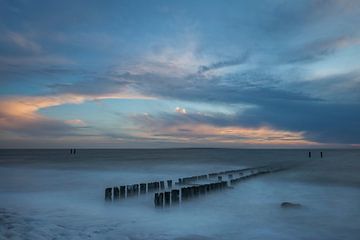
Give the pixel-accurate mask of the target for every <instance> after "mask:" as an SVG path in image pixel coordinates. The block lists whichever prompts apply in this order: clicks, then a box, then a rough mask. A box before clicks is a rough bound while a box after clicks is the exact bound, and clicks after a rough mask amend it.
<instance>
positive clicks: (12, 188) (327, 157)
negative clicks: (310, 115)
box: [0, 149, 360, 240]
mask: <svg viewBox="0 0 360 240" xmlns="http://www.w3.org/2000/svg"><path fill="white" fill-rule="evenodd" d="M311 151H312V153H313V154H312V158H308V155H307V153H308V150H236V149H167V150H83V149H79V150H78V151H77V154H76V155H70V154H69V150H0V239H139V240H140V239H178V240H180V239H277V240H279V239H326V240H329V239H359V236H360V174H359V172H360V151H359V150H311ZM320 151H323V152H324V157H323V158H320ZM262 165H271V166H280V165H281V166H291V167H292V168H290V169H288V170H286V171H282V172H277V173H272V174H268V175H263V176H258V177H255V178H252V179H249V180H247V181H244V182H241V183H240V184H238V185H236V186H234V188H232V189H228V190H224V191H221V192H214V193H212V194H209V195H207V196H206V197H202V198H198V199H194V200H191V201H188V202H185V203H183V204H181V205H180V206H178V207H169V208H164V209H157V208H155V207H154V203H153V194H148V195H146V196H141V197H138V198H131V199H126V200H124V201H120V202H118V203H114V204H108V203H105V201H104V189H105V187H109V186H119V185H124V184H132V183H140V182H150V181H155V180H166V179H173V180H176V179H177V178H178V177H186V176H192V175H198V174H207V173H210V172H218V171H222V170H229V169H238V168H242V167H244V168H246V167H255V166H262ZM285 201H288V202H295V203H300V204H301V205H302V207H301V208H294V209H291V208H290V209H284V208H281V207H280V204H281V203H282V202H285Z"/></svg>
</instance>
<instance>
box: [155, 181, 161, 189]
mask: <svg viewBox="0 0 360 240" xmlns="http://www.w3.org/2000/svg"><path fill="white" fill-rule="evenodd" d="M154 185H155V191H159V189H160V183H159V182H154Z"/></svg>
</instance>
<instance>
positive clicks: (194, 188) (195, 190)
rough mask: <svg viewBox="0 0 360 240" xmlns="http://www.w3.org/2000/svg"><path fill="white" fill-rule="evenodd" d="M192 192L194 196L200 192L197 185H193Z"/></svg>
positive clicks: (197, 195)
mask: <svg viewBox="0 0 360 240" xmlns="http://www.w3.org/2000/svg"><path fill="white" fill-rule="evenodd" d="M193 192H194V197H199V193H200V190H199V186H194V187H193Z"/></svg>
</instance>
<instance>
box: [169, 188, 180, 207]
mask: <svg viewBox="0 0 360 240" xmlns="http://www.w3.org/2000/svg"><path fill="white" fill-rule="evenodd" d="M179 193H180V191H179V189H173V190H172V191H171V204H172V205H177V204H179Z"/></svg>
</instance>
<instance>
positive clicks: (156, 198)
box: [154, 193, 163, 207]
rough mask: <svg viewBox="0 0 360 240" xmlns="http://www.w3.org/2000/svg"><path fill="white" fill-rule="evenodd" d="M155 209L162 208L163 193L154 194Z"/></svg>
mask: <svg viewBox="0 0 360 240" xmlns="http://www.w3.org/2000/svg"><path fill="white" fill-rule="evenodd" d="M154 204H155V207H163V193H155V194H154Z"/></svg>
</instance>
